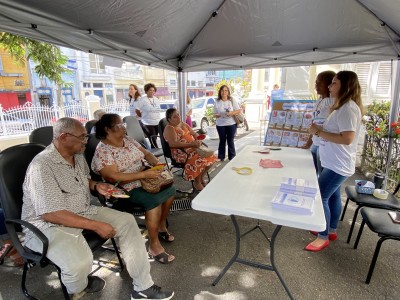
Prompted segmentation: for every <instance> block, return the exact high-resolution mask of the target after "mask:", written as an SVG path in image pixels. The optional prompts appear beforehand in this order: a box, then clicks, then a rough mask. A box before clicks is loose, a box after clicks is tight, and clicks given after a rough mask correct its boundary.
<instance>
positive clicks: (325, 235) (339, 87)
mask: <svg viewBox="0 0 400 300" xmlns="http://www.w3.org/2000/svg"><path fill="white" fill-rule="evenodd" d="M329 91H330V95H331V97H332V98H334V99H335V102H334V104H333V106H332V108H331V111H332V112H331V114H330V115H329V117H328V118H327V119H326V121H325V123H324V125H323V126H320V125H317V124H312V125H311V126H310V128H309V133H311V134H312V135H314V136H317V137H319V138H320V146H319V154H320V158H321V165H322V168H323V169H322V172H321V174H320V175H319V178H318V184H319V188H320V191H321V198H322V205H323V208H324V213H325V220H326V229H325V231H323V232H319V233H316V232H311V233H312V234H314V235H317V239H315V240H314V241H313V242H311V243H310V244H308V245H307V246H306V247H305V250H308V251H313V252H318V251H321V250H322V249H324V248H326V247H328V246H329V242H330V241H334V240H336V239H337V234H336V228H337V225H338V222H339V217H340V212H341V210H342V202H341V199H340V188H341V185H342V183H343V182H344V181H345V180H346V179H347V178H348V177H349V176H351V175H353V174H354V171H355V163H356V151H357V141H358V135H359V131H360V127H361V118H362V112H363V106H362V100H361V87H360V83H359V82H358V77H357V74H356V73H354V72H351V71H340V72H339V73H337V74H336V76H335V77H334V78H333V80H332V83H331V84H330V85H329Z"/></svg>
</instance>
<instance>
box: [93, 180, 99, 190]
mask: <svg viewBox="0 0 400 300" xmlns="http://www.w3.org/2000/svg"><path fill="white" fill-rule="evenodd" d="M99 183H100V182H98V181H97V182H96V183H95V184H94V186H93V191H97V188H96V187H97V185H98V184H99Z"/></svg>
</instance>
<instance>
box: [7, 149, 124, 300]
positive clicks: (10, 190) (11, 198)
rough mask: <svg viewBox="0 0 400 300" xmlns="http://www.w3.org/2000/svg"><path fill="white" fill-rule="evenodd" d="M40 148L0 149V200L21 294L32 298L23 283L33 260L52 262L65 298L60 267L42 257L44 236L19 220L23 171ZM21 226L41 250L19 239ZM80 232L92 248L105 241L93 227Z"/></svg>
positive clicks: (42, 263)
mask: <svg viewBox="0 0 400 300" xmlns="http://www.w3.org/2000/svg"><path fill="white" fill-rule="evenodd" d="M44 148H45V147H44V146H43V145H40V144H33V143H30V144H21V145H17V146H13V147H10V148H8V149H6V150H4V151H2V152H1V153H0V201H1V206H2V208H3V210H4V215H5V218H6V228H7V231H8V234H9V236H10V239H11V241H12V243H13V246H14V247H15V248H16V249H17V251H18V253H19V254H20V255H21V256H22V257H23V259H24V261H25V263H24V267H23V273H22V280H21V288H22V291H23V293H24V295H25V296H26V297H28V298H29V299H36V298H34V297H33V296H31V295H30V294H29V292H28V290H27V288H26V285H25V283H26V277H27V272H28V270H30V269H31V268H32V267H33V266H35V265H37V264H38V265H40V266H41V267H46V266H48V265H52V266H54V267H55V268H56V270H57V274H58V278H59V280H60V283H61V287H62V290H63V294H64V297H65V299H69V295H68V292H67V289H66V288H65V286H64V284H63V283H62V281H61V270H60V268H59V267H58V266H57V265H56V264H54V263H53V262H52V261H50V260H49V259H48V258H47V257H46V253H47V249H48V247H49V241H48V239H47V237H46V236H45V235H44V234H43V233H42V232H41V231H40V230H39V229H38V228H37V227H35V226H34V225H32V224H31V223H29V222H26V221H23V220H21V212H22V204H23V200H22V198H23V191H22V185H23V182H24V179H25V173H26V170H27V168H28V166H29V164H30V163H31V161H32V159H33V158H34V157H35V156H36V155H37V154H38V153H40V152H41V151H42V150H43V149H44ZM21 226H24V227H25V228H27V229H28V230H30V231H31V232H33V233H34V234H35V235H36V236H37V237H38V238H39V239H40V240H41V241H42V243H43V250H42V252H41V253H38V252H34V251H32V250H30V249H29V248H27V247H25V246H24V245H23V244H22V243H21V242H20V240H19V237H18V232H20V231H21ZM82 234H83V235H84V237H85V239H86V241H87V242H88V245H89V247H90V248H91V249H92V250H93V251H95V250H96V249H98V248H100V247H101V246H102V245H103V244H104V243H105V242H106V241H107V240H104V239H103V238H101V237H100V236H99V235H97V234H96V233H95V232H93V231H88V230H84V231H83V232H82ZM111 242H112V244H113V246H114V250H115V253H116V254H117V257H118V261H119V265H120V270H118V271H122V269H123V263H122V260H121V257H120V255H119V251H118V248H117V245H116V243H115V241H114V239H111ZM107 263H108V262H107ZM99 264H100V265H102V266H103V265H104V264H102V262H99Z"/></svg>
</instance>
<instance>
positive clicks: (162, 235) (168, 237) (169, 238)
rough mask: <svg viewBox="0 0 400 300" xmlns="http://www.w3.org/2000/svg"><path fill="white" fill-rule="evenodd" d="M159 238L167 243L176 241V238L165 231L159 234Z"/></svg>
mask: <svg viewBox="0 0 400 300" xmlns="http://www.w3.org/2000/svg"><path fill="white" fill-rule="evenodd" d="M158 238H159V239H162V240H163V241H165V242H167V243H172V242H173V241H174V240H175V237H174V236H173V235H172V234H170V233H169V232H168V231H163V232H159V233H158Z"/></svg>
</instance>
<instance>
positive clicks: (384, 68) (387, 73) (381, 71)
mask: <svg viewBox="0 0 400 300" xmlns="http://www.w3.org/2000/svg"><path fill="white" fill-rule="evenodd" d="M391 73H392V64H391V62H390V61H385V62H380V63H379V67H378V82H377V85H376V94H378V95H385V96H386V95H387V96H389V95H390V80H391V78H390V77H391Z"/></svg>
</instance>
